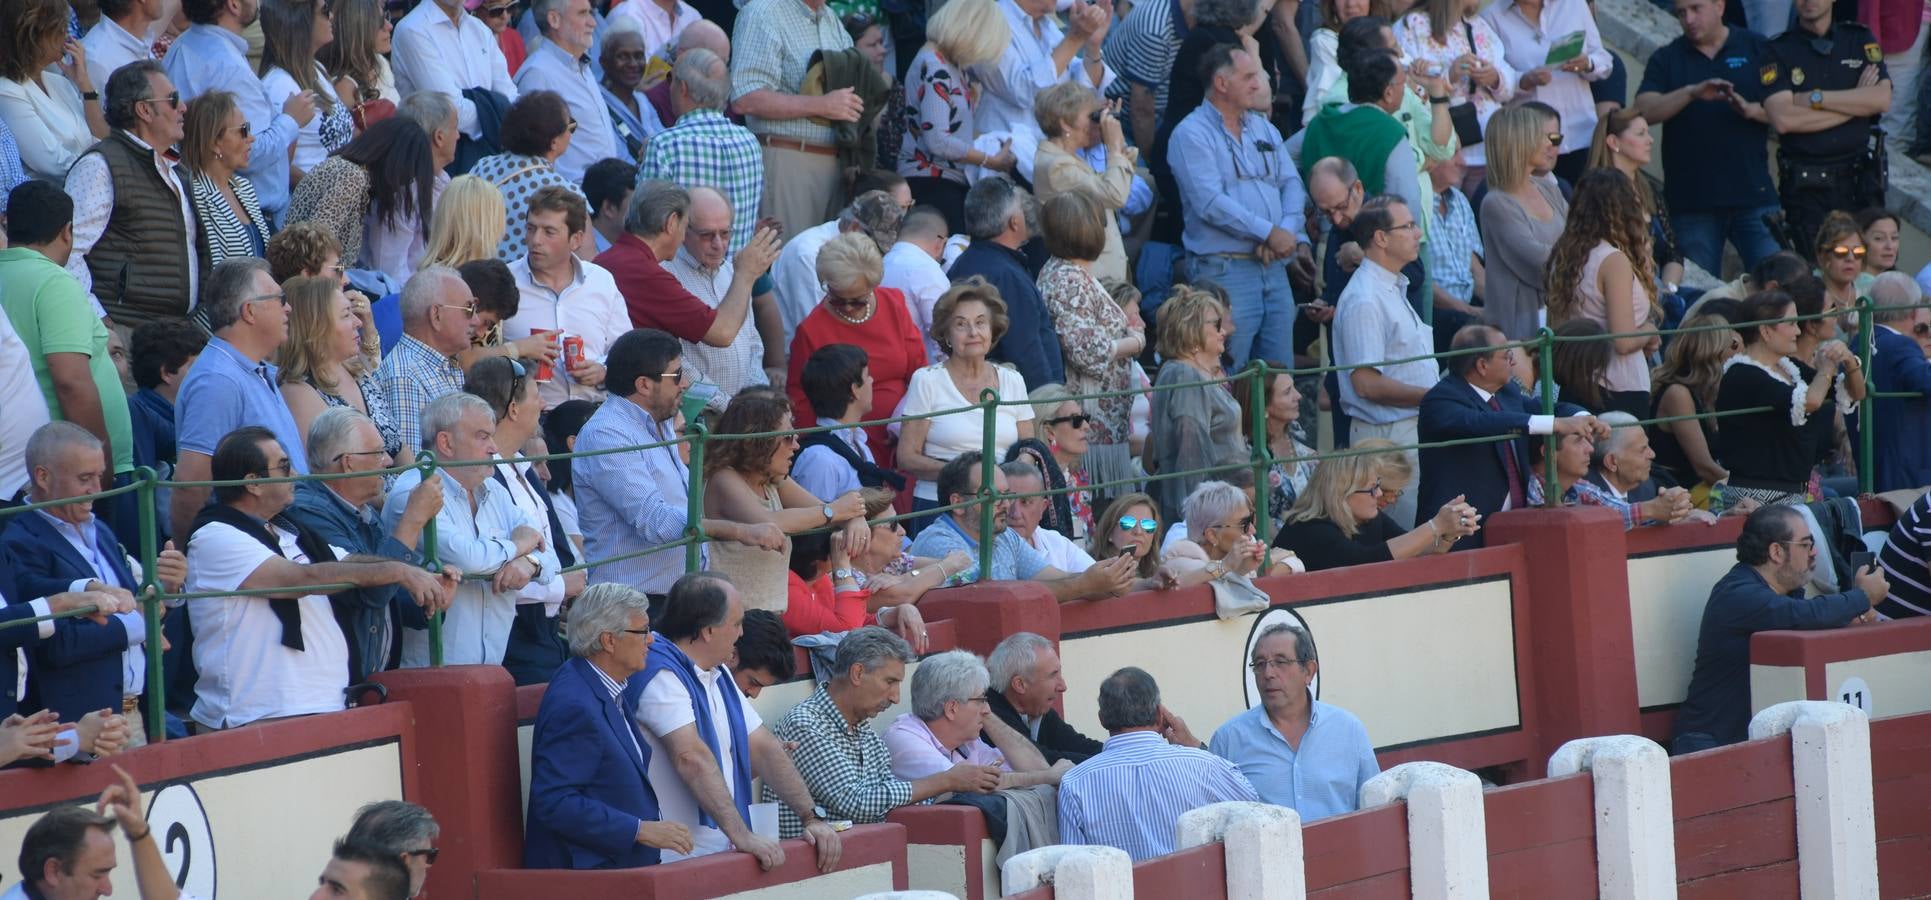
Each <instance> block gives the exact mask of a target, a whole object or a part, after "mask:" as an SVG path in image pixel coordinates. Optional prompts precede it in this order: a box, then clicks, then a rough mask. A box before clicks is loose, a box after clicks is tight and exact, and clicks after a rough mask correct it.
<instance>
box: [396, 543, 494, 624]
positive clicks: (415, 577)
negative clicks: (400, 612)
mask: <svg viewBox="0 0 1931 900" xmlns="http://www.w3.org/2000/svg"><path fill="white" fill-rule="evenodd" d="M518 558H519V559H520V558H521V557H518ZM396 567H397V569H398V570H399V573H400V575H401V577H400V578H398V579H397V580H396V586H398V587H400V588H402V589H403V590H405V591H408V592H409V596H411V597H414V598H416V605H417V606H420V607H422V611H423V612H424V613H426V614H428V615H432V616H433V615H435V614H436V613H439V612H442V611H443V610H446V609H448V608H449V604H450V603H451V602H453V601H454V600H455V599H456V588H457V587H458V586H459V585H461V584H462V581H463V573H462V570H460V569H458V568H456V567H454V566H444V567H442V571H440V572H434V573H431V572H429V571H428V570H425V569H419V568H417V567H415V566H412V565H409V564H408V563H401V562H398V563H396ZM504 568H506V569H507V568H509V567H508V566H504Z"/></svg>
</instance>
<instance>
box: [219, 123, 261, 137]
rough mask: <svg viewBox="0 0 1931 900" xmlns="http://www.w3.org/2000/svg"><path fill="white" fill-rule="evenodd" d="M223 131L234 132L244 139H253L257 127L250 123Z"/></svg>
mask: <svg viewBox="0 0 1931 900" xmlns="http://www.w3.org/2000/svg"><path fill="white" fill-rule="evenodd" d="M222 130H223V131H233V132H235V133H236V134H239V135H241V136H242V137H252V136H253V135H254V133H255V126H254V125H252V124H250V123H248V122H243V123H241V124H240V125H236V126H235V127H233V128H224V129H222Z"/></svg>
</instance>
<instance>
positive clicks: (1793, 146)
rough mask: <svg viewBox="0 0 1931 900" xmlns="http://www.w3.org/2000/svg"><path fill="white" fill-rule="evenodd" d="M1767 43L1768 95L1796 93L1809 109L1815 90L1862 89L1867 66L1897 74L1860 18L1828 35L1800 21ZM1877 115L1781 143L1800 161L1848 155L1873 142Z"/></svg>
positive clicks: (1763, 77)
mask: <svg viewBox="0 0 1931 900" xmlns="http://www.w3.org/2000/svg"><path fill="white" fill-rule="evenodd" d="M1819 44H1823V45H1825V47H1826V48H1827V50H1828V52H1819V51H1818V49H1817V47H1818V45H1819ZM1767 46H1768V53H1767V54H1766V57H1767V58H1766V60H1765V64H1764V66H1763V68H1762V69H1761V71H1760V74H1759V77H1758V81H1759V82H1761V83H1763V84H1765V85H1767V87H1766V88H1765V90H1766V91H1767V92H1768V93H1772V94H1774V93H1779V92H1781V91H1789V92H1791V94H1792V97H1791V101H1792V102H1794V103H1798V104H1801V105H1803V106H1804V107H1808V106H1809V103H1810V100H1809V96H1810V92H1811V91H1814V90H1818V91H1844V90H1850V89H1852V88H1855V87H1857V80H1858V78H1859V77H1860V75H1861V74H1862V72H1863V71H1864V66H1865V65H1866V64H1870V65H1875V66H1877V77H1878V78H1879V79H1884V80H1888V79H1889V78H1890V77H1891V74H1890V69H1888V68H1886V67H1885V64H1884V55H1883V51H1882V50H1880V49H1879V48H1878V45H1877V37H1876V36H1875V35H1872V34H1871V31H1870V29H1868V28H1865V27H1864V26H1863V25H1861V24H1858V23H1856V22H1837V23H1834V24H1832V25H1831V28H1830V31H1829V32H1827V33H1825V34H1823V35H1815V34H1811V33H1810V32H1808V31H1805V30H1804V28H1803V26H1802V25H1798V26H1797V27H1795V28H1792V29H1790V30H1789V31H1786V32H1784V33H1783V34H1780V35H1777V37H1776V39H1774V40H1772V41H1770V42H1769V43H1768V45H1767ZM1903 89H1910V87H1909V86H1907V87H1906V88H1903ZM1877 118H1878V117H1877V116H1862V117H1859V118H1855V119H1851V120H1850V121H1848V122H1844V123H1842V124H1839V125H1836V126H1833V127H1831V128H1826V129H1824V130H1823V131H1813V132H1807V133H1803V134H1796V133H1792V134H1786V135H1783V136H1782V137H1780V138H1779V139H1778V141H1779V146H1780V147H1781V152H1782V153H1784V154H1785V155H1786V157H1787V158H1789V159H1795V160H1831V159H1834V158H1837V157H1842V156H1847V155H1849V154H1852V153H1856V152H1858V151H1860V150H1863V149H1864V148H1865V147H1866V146H1867V145H1868V144H1869V142H1870V139H1871V128H1872V127H1873V126H1875V125H1876V124H1877Z"/></svg>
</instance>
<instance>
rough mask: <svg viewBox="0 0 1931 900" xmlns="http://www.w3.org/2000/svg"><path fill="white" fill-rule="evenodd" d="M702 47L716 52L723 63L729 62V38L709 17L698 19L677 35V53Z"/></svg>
mask: <svg viewBox="0 0 1931 900" xmlns="http://www.w3.org/2000/svg"><path fill="white" fill-rule="evenodd" d="M698 48H703V49H705V50H709V51H711V52H712V53H715V54H717V58H718V59H721V60H723V61H724V64H725V65H727V66H728V65H730V64H731V38H730V37H729V36H728V35H726V34H725V33H724V29H722V28H719V27H718V26H717V23H716V22H713V21H711V20H710V19H698V20H697V21H695V22H692V23H691V24H690V25H689V26H688V27H686V28H685V29H684V33H683V34H681V35H678V36H677V53H678V55H680V56H681V55H683V53H684V51H686V50H695V49H698Z"/></svg>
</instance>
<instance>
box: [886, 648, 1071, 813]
mask: <svg viewBox="0 0 1931 900" xmlns="http://www.w3.org/2000/svg"><path fill="white" fill-rule="evenodd" d="M991 682H992V676H991V675H990V674H988V673H987V671H986V665H985V663H983V662H980V661H979V657H978V656H977V655H975V654H973V652H972V651H970V650H948V651H946V652H944V653H939V654H935V655H933V656H928V657H926V658H925V660H924V661H923V662H920V663H919V670H918V671H916V672H913V673H912V710H911V712H907V713H901V714H900V715H899V717H898V720H897V721H895V722H893V723H892V725H891V727H890V728H887V729H885V749H886V751H888V752H890V753H891V754H892V774H893V775H897V776H898V777H900V778H903V779H905V780H907V781H912V780H915V779H919V778H924V777H925V776H927V775H934V774H937V773H939V772H944V771H946V770H947V769H950V768H952V767H953V765H955V764H957V763H958V762H960V761H964V762H967V763H971V764H973V765H975V766H984V767H986V768H989V769H995V770H997V771H998V772H999V778H998V783H997V789H999V790H1005V789H1007V788H1023V787H1032V786H1033V785H1037V784H1054V785H1056V784H1059V777H1060V776H1061V775H1063V774H1065V773H1066V770H1068V769H1071V768H1072V767H1073V764H1072V763H1070V762H1068V761H1066V760H1060V761H1059V762H1056V763H1053V764H1052V765H1050V766H1048V765H1047V763H1046V757H1045V756H1044V755H1043V754H1041V753H1040V752H1039V748H1038V747H1035V746H1033V743H1032V741H1030V740H1028V739H1027V738H1025V737H1024V736H1022V735H1021V734H1020V732H1018V731H1014V730H1013V728H1012V726H1010V725H1007V724H1006V723H1005V721H1004V720H1002V719H1000V718H999V717H998V716H995V715H993V714H992V698H991ZM982 735H983V737H982ZM995 747H996V748H998V749H994V748H995Z"/></svg>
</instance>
